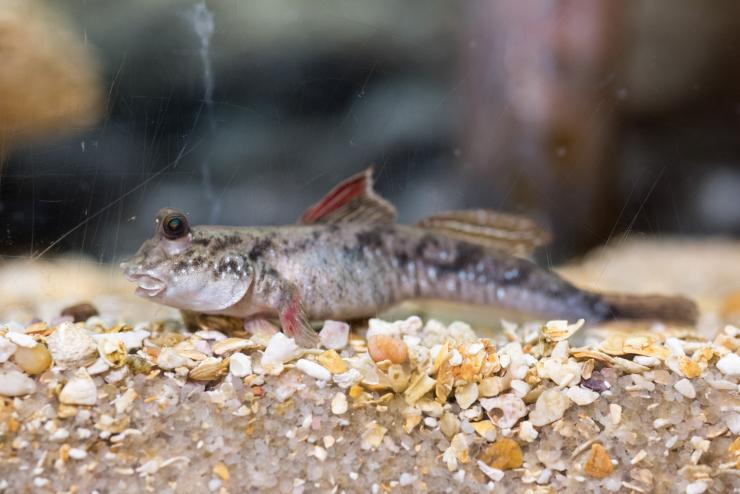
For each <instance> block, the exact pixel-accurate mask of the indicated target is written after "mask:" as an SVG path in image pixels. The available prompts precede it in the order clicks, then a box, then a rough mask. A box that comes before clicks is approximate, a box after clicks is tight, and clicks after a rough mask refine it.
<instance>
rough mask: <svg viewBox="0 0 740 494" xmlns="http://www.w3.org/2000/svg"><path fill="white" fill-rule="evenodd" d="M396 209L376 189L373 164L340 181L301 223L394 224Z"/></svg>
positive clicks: (305, 214) (302, 217) (311, 209)
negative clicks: (374, 187) (374, 186)
mask: <svg viewBox="0 0 740 494" xmlns="http://www.w3.org/2000/svg"><path fill="white" fill-rule="evenodd" d="M395 220H396V208H394V207H393V205H392V204H391V203H389V202H388V201H386V200H385V199H383V198H382V197H380V196H379V195H378V194H377V193H376V192H375V191H374V190H373V169H372V167H370V168H367V169H366V170H364V171H362V172H360V173H358V174H356V175H353V176H351V177H349V178H348V179H346V180H344V181H342V182H340V183H339V184H338V185H337V186H336V187H334V188H333V189H332V190H331V191H329V193H328V194H326V196H324V198H323V199H321V200H320V201H319V202H317V203H316V204H314V205H312V206H311V207H309V208H308V209H307V210H306V212H305V213H303V216H301V219H300V220H299V223H302V224H306V225H308V224H315V223H324V224H340V223H369V224H380V223H393V222H394V221H395Z"/></svg>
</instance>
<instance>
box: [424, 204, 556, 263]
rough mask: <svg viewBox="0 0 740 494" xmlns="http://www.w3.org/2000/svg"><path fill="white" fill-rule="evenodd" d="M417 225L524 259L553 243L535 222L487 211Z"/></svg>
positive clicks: (451, 214)
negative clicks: (539, 248)
mask: <svg viewBox="0 0 740 494" xmlns="http://www.w3.org/2000/svg"><path fill="white" fill-rule="evenodd" d="M417 226H419V227H421V228H425V229H427V230H432V231H435V232H437V233H440V234H442V235H447V236H450V237H455V238H459V239H460V240H465V241H467V242H471V243H476V244H481V245H485V246H487V247H493V248H495V249H501V250H505V251H507V252H511V253H513V254H516V255H520V256H526V255H529V254H531V252H532V251H533V250H534V249H535V248H536V247H538V246H540V245H545V244H547V243H548V242H549V241H550V233H549V232H547V231H546V230H544V229H543V228H541V227H540V226H539V225H538V224H537V223H536V222H534V221H533V220H531V219H529V218H526V217H524V216H517V215H513V214H507V213H500V212H498V211H490V210H487V209H466V210H460V211H448V212H445V213H439V214H435V215H434V216H430V217H428V218H424V219H423V220H421V221H420V222H419V223H417Z"/></svg>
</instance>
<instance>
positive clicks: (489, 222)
mask: <svg viewBox="0 0 740 494" xmlns="http://www.w3.org/2000/svg"><path fill="white" fill-rule="evenodd" d="M371 185H372V182H371V175H370V173H369V171H367V172H365V173H363V174H360V175H357V176H355V177H352V178H350V179H349V180H347V181H345V182H343V183H342V184H340V185H339V186H337V187H336V188H335V189H334V190H333V191H332V192H330V194H329V195H328V196H327V198H325V199H324V200H322V201H321V202H319V203H318V204H317V205H315V206H313V207H312V208H310V209H309V210H308V211H307V213H306V214H305V215H304V216H303V218H302V224H298V225H290V226H276V227H223V226H194V227H190V226H188V225H187V219H186V218H185V216H184V215H182V213H179V212H177V211H174V210H170V209H165V210H162V211H161V212H160V213H159V215H158V216H157V219H156V230H155V236H154V238H152V239H150V240H147V241H146V242H145V243H144V245H143V246H142V247H141V249H140V250H139V252H138V253H137V255H136V256H135V257H134V258H133V259H132V260H131V261H129V262H127V263H124V266H123V267H124V269H125V271H126V275H127V276H128V277H129V279H131V280H132V281H135V282H137V283H138V284H139V288H138V290H137V293H139V294H140V295H142V296H145V297H147V298H150V299H151V300H153V301H156V302H160V303H163V304H166V305H170V306H173V307H177V308H179V309H183V310H187V311H195V312H199V313H203V314H209V315H219V316H228V317H232V318H241V319H244V320H245V321H249V320H250V319H254V318H269V317H277V318H279V319H280V321H281V324H282V326H283V330H284V331H285V332H286V333H288V334H289V335H291V336H298V337H301V338H304V339H306V340H310V339H311V338H312V337H313V335H314V333H313V332H312V330H311V328H310V325H309V321H311V320H323V319H331V318H333V319H357V318H365V317H371V316H373V315H375V314H377V313H378V312H380V311H382V310H383V309H385V308H387V307H389V306H392V305H394V304H396V303H399V302H401V301H404V300H408V299H418V298H425V299H428V298H432V299H448V300H454V301H460V302H466V303H474V304H491V305H497V306H500V307H502V308H506V309H513V310H519V311H524V312H528V313H538V314H542V315H545V316H547V317H558V318H586V319H588V320H589V321H601V320H605V319H610V318H613V317H620V316H627V317H629V316H630V313H633V314H640V313H643V312H644V311H645V310H646V308H645V306H644V304H642V303H640V300H637V299H635V297H628V296H622V297H621V299H620V300H621V301H620V302H615V299H614V298H613V297H612V298H610V297H608V296H604V295H601V294H596V293H592V292H589V291H586V290H582V289H579V288H577V287H575V286H574V285H572V284H571V283H569V282H567V281H566V280H564V279H562V278H561V277H559V276H558V275H556V274H555V273H553V272H551V271H549V270H547V269H545V268H542V267H540V266H538V265H537V264H535V263H533V262H532V261H530V260H528V259H525V258H522V257H520V256H517V255H513V253H512V252H513V251H515V250H516V249H515V248H511V246H512V245H513V246H521V245H523V244H529V245H531V244H536V243H537V242H538V241H539V240H540V239H541V238H543V236H542V235H540V234H533V233H532V224H530V223H523V224H524V227H521V224H520V223H517V221H515V220H513V219H512V217H509V216H507V215H501V214H500V213H493V212H487V211H463V212H458V213H456V214H452V213H446V214H442V215H437V216H435V217H431V218H429V219H427V220H424V221H422V222H420V223H419V224H418V225H413V226H412V225H399V224H396V223H395V222H394V221H393V218H394V216H395V214H394V211H393V210H392V206H390V205H389V204H387V203H385V202H384V200H382V199H381V198H379V197H378V196H376V195H375V194H374V193H373V192H372V187H371ZM516 225H519V226H520V227H519V230H518V231H517V228H512V226H516ZM502 242H503V243H502ZM502 245H506V246H508V247H506V248H504V247H502ZM682 300H683V299H681V301H682ZM677 302H679V301H678V300H677V299H676V298H675V297H674V298H663V297H661V298H660V300H658V301H655V300H653V302H651V303H650V304H648V305H649V306H648V307H647V314H646V315H651V313H654V314H655V315H659V314H664V313H670V312H671V311H672V310H674V309H676V303H677ZM658 306H660V307H658ZM625 307H626V308H627V310H626V311H625V310H624V309H625ZM692 307H693V305H692ZM680 309H681V310H680V311H678V312H677V313H681V311H684V312H686V310H687V307H686V304H684V305H683V306H681V307H680ZM674 312H675V311H674ZM689 312H690V311H689Z"/></svg>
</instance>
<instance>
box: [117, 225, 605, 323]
mask: <svg viewBox="0 0 740 494" xmlns="http://www.w3.org/2000/svg"><path fill="white" fill-rule="evenodd" d="M191 235H192V239H191V240H190V246H189V247H188V248H187V249H186V250H184V251H182V252H180V253H178V254H176V255H174V256H172V257H170V258H166V257H164V256H162V257H158V256H154V257H153V259H154V260H155V261H156V260H157V259H159V262H160V263H163V264H165V266H156V265H152V264H151V263H148V262H147V258H149V259H152V256H151V255H144V256H141V255H140V256H139V262H140V263H141V264H140V265H139V268H138V269H136V270H135V271H137V272H148V273H150V276H155V277H157V278H163V277H165V276H163V274H165V273H169V274H170V276H171V280H169V281H167V284H168V285H171V284H174V285H175V286H176V285H178V284H180V283H182V282H183V281H184V280H185V279H187V278H188V277H198V278H201V279H202V284H204V285H206V284H208V283H216V282H217V281H219V280H223V279H224V277H226V278H241V279H243V280H248V282H249V283H250V287H249V289H248V290H247V291H248V294H247V295H245V297H244V298H243V299H240V300H239V302H238V303H236V304H234V305H231V306H229V307H225V308H222V309H216V310H209V309H208V308H205V307H191V306H188V302H187V300H162V302H164V303H169V304H171V305H174V306H176V307H179V308H182V309H191V308H193V309H195V310H201V311H202V312H205V313H209V314H223V315H228V316H235V317H250V316H253V315H256V314H266V315H276V314H278V312H279V307H280V305H281V304H282V303H283V302H282V301H283V300H284V299H285V298H286V296H287V293H286V292H291V294H292V295H296V293H293V292H294V291H297V296H298V297H299V299H300V301H301V303H302V305H303V307H304V308H305V311H306V315H307V317H308V318H309V319H312V320H320V319H327V318H336V319H352V318H362V317H370V316H373V315H375V314H377V313H378V312H379V311H381V310H382V309H384V308H387V307H389V306H391V305H393V304H396V303H398V302H401V301H404V300H407V299H413V298H442V299H449V300H455V301H461V302H468V303H474V304H495V305H499V306H502V307H505V308H510V309H515V310H526V311H527V312H533V313H542V314H548V315H549V316H553V317H588V318H592V319H593V318H597V319H603V318H604V317H606V316H607V314H608V311H609V307H608V305H607V304H605V303H604V302H602V301H601V299H600V298H599V297H598V296H597V295H594V294H591V293H589V292H585V291H582V290H579V289H577V288H575V287H574V286H573V285H571V284H570V283H568V282H566V281H565V280H563V279H562V278H560V277H558V276H557V275H555V274H554V273H552V272H550V271H548V270H546V269H543V268H540V267H539V266H537V265H536V264H534V263H532V262H531V261H528V260H526V259H522V258H518V257H515V256H511V255H508V254H506V253H504V252H500V251H496V250H493V249H488V248H486V247H484V246H480V245H476V244H473V243H469V242H464V241H459V240H456V239H453V238H449V237H446V236H443V235H438V234H434V233H430V232H428V231H425V230H424V229H421V228H417V227H413V226H405V225H341V226H339V225H311V226H285V227H266V228H228V227H212V226H201V227H193V228H192V232H191ZM134 261H136V259H135V260H134ZM148 264H149V265H148ZM128 272H129V274H130V273H132V272H134V271H132V269H130V268H129V270H128Z"/></svg>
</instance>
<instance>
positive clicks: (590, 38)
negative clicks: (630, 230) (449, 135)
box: [461, 0, 629, 253]
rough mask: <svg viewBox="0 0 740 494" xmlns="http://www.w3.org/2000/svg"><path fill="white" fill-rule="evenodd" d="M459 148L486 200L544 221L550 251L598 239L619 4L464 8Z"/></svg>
mask: <svg viewBox="0 0 740 494" xmlns="http://www.w3.org/2000/svg"><path fill="white" fill-rule="evenodd" d="M463 5H465V8H466V9H467V11H466V21H465V22H466V29H465V31H464V32H463V36H464V42H463V46H462V49H463V55H462V71H463V73H462V75H461V79H462V81H463V82H462V84H463V87H464V89H465V91H464V94H465V96H464V97H465V99H466V103H465V108H464V122H465V125H464V129H463V135H462V136H461V141H462V145H463V152H464V156H465V163H466V164H467V166H468V170H467V171H468V172H469V173H472V174H473V175H474V177H475V180H476V181H477V183H483V182H484V183H486V184H490V187H491V189H492V191H491V192H492V195H493V196H494V200H495V201H496V202H497V203H499V204H503V205H504V206H506V205H507V204H517V205H519V204H524V205H526V206H528V207H531V208H532V209H534V210H539V211H542V212H544V213H546V215H547V216H548V217H549V219H550V222H551V226H552V228H553V230H554V232H555V236H556V238H555V242H556V243H555V245H556V252H560V253H562V252H564V251H565V250H569V249H574V248H575V249H581V248H584V247H587V246H589V245H592V244H594V243H596V242H599V241H603V240H604V238H605V236H606V234H607V233H608V230H609V229H610V227H611V225H610V224H609V220H608V219H609V218H610V216H609V214H608V211H609V210H610V208H612V206H613V204H612V201H611V194H610V183H611V181H612V177H613V176H614V172H615V171H614V169H613V167H612V165H611V160H610V159H609V154H610V153H609V151H610V146H611V145H612V139H613V135H614V131H615V124H616V115H615V105H614V103H615V100H616V98H617V92H618V89H617V86H616V84H615V81H616V79H617V73H618V70H619V66H620V59H621V57H620V47H621V46H622V43H621V39H620V33H621V32H622V31H623V30H622V27H623V26H622V25H623V19H625V9H627V8H628V5H629V4H628V3H626V2H617V1H597V0H537V1H535V0H532V1H520V0H499V1H474V2H466V3H464V4H463Z"/></svg>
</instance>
